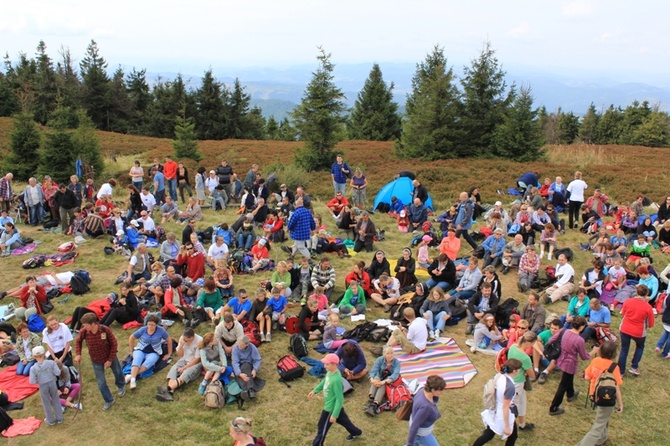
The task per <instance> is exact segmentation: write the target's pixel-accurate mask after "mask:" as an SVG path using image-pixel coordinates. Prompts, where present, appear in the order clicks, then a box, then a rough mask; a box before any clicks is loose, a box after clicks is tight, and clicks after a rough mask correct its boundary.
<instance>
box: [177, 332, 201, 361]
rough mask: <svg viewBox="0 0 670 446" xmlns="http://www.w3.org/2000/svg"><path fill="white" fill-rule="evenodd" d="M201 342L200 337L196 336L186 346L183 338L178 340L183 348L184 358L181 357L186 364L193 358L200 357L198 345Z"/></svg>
mask: <svg viewBox="0 0 670 446" xmlns="http://www.w3.org/2000/svg"><path fill="white" fill-rule="evenodd" d="M201 342H202V336H200V335H198V334H196V335H195V337H194V338H193V341H192V342H191V343H190V344H187V343H186V342H185V341H184V337H183V336H182V337H180V338H179V343H180V344H181V345H183V346H184V356H182V357H181V359H183V360H184V361H186V362H191V361H192V360H193V359H194V358H199V357H200V348H199V347H198V345H199V344H200V343H201Z"/></svg>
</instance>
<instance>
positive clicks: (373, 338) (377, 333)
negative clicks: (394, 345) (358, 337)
mask: <svg viewBox="0 0 670 446" xmlns="http://www.w3.org/2000/svg"><path fill="white" fill-rule="evenodd" d="M390 336H391V330H389V329H388V328H387V327H381V326H377V327H375V328H374V329H373V330H371V331H370V333H368V335H367V336H366V337H365V340H366V341H368V342H386V341H388V340H389V337H390Z"/></svg>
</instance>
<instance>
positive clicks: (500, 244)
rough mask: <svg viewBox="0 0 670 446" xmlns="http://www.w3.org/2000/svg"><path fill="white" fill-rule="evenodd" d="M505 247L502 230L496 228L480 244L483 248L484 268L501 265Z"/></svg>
mask: <svg viewBox="0 0 670 446" xmlns="http://www.w3.org/2000/svg"><path fill="white" fill-rule="evenodd" d="M505 246H506V243H505V237H504V236H503V230H502V229H500V228H498V229H496V230H495V231H494V232H493V234H492V235H490V236H488V237H487V238H486V240H484V243H482V247H483V248H484V266H485V267H486V266H489V265H493V266H494V267H496V266H498V265H499V264H500V263H502V257H503V251H504V250H505Z"/></svg>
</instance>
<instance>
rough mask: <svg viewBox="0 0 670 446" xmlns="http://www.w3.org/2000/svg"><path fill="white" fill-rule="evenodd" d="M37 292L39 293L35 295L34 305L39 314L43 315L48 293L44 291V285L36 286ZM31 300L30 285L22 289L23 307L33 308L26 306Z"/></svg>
mask: <svg viewBox="0 0 670 446" xmlns="http://www.w3.org/2000/svg"><path fill="white" fill-rule="evenodd" d="M35 290H36V291H37V293H35V305H34V307H35V308H37V314H42V304H43V303H45V302H46V301H47V292H46V291H45V290H44V287H43V286H42V285H36V286H35ZM29 298H30V293H29V292H28V285H24V287H23V288H21V306H22V307H24V308H32V305H31V306H30V307H27V306H26V305H27V304H28V299H29ZM38 303H39V304H38Z"/></svg>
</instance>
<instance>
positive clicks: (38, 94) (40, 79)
mask: <svg viewBox="0 0 670 446" xmlns="http://www.w3.org/2000/svg"><path fill="white" fill-rule="evenodd" d="M46 49H47V46H46V44H45V43H44V41H43V40H40V43H39V45H38V46H37V61H36V69H37V72H36V73H35V81H34V85H33V87H32V89H33V92H34V94H35V99H34V114H35V120H36V121H37V122H39V123H40V124H42V125H45V124H46V123H47V120H48V119H49V115H50V114H51V112H52V111H53V110H54V109H55V108H56V96H57V92H58V91H57V85H56V71H55V69H54V66H53V62H52V60H51V58H50V57H49V55H48V54H47V53H46Z"/></svg>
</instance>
